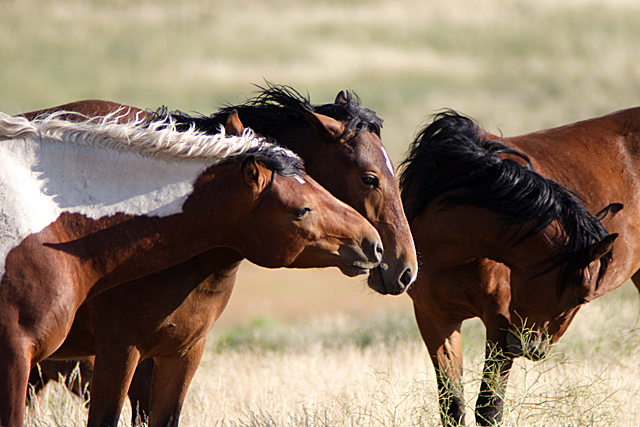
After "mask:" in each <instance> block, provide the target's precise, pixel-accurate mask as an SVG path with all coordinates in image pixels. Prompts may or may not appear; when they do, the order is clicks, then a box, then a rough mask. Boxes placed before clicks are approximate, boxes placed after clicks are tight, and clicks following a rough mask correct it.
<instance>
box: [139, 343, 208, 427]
mask: <svg viewBox="0 0 640 427" xmlns="http://www.w3.org/2000/svg"><path fill="white" fill-rule="evenodd" d="M205 342H206V337H203V338H202V339H200V340H199V341H198V342H197V343H196V344H194V345H193V346H192V347H190V348H189V349H188V350H186V351H183V352H180V353H179V354H176V355H173V356H163V357H154V368H153V381H152V385H151V401H150V406H151V408H150V417H149V427H177V426H178V421H179V419H180V411H181V410H182V404H183V403H184V399H185V397H186V396H187V390H188V389H189V384H191V380H192V379H193V376H194V375H195V373H196V369H198V365H199V364H200V359H202V353H203V352H204V345H205Z"/></svg>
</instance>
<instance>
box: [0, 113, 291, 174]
mask: <svg viewBox="0 0 640 427" xmlns="http://www.w3.org/2000/svg"><path fill="white" fill-rule="evenodd" d="M70 115H75V116H80V117H82V116H81V115H79V114H78V113H73V112H65V111H59V112H55V113H52V114H47V115H43V116H39V117H37V118H36V119H34V120H28V119H26V118H24V117H19V116H9V115H7V114H4V113H0V140H8V139H15V138H24V137H42V136H46V137H47V138H49V139H52V140H56V141H58V142H60V143H65V144H79V145H82V146H92V147H96V148H102V149H107V150H117V151H127V152H134V153H138V154H140V155H143V156H151V157H161V158H168V159H169V158H174V159H184V160H200V161H202V160H205V161H207V162H210V163H211V164H218V163H221V162H224V161H227V160H230V159H233V158H238V157H240V158H242V157H246V156H249V155H254V156H256V159H257V160H258V161H261V162H263V163H265V165H266V166H268V167H270V168H272V169H274V170H275V171H276V172H278V173H280V174H282V175H291V174H297V173H299V171H301V170H302V169H303V166H302V160H301V159H300V158H299V157H298V156H297V155H296V154H294V153H293V152H292V151H290V150H287V149H285V148H282V147H280V146H278V145H276V144H273V143H270V142H268V141H267V140H266V139H265V138H263V137H259V136H257V135H255V134H254V132H253V131H252V130H251V129H249V128H246V129H245V130H244V132H243V133H242V135H240V136H232V135H226V134H225V132H224V127H222V126H221V127H218V128H217V129H216V133H215V134H209V133H205V132H203V131H199V130H196V129H195V126H189V127H188V128H187V129H178V125H177V123H176V121H175V120H174V119H172V118H171V116H166V117H164V118H163V119H157V120H151V121H150V120H144V119H138V120H135V121H133V122H129V123H119V122H118V118H119V115H120V112H118V111H116V112H114V113H112V114H109V115H108V116H106V117H103V118H99V119H96V118H93V119H89V118H87V120H83V121H80V122H76V121H69V120H68V119H65V118H64V117H68V116H70Z"/></svg>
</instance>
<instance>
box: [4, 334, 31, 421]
mask: <svg viewBox="0 0 640 427" xmlns="http://www.w3.org/2000/svg"><path fill="white" fill-rule="evenodd" d="M3 338H4V337H3ZM0 343H2V344H0V427H22V425H23V423H24V412H25V407H26V396H27V382H28V380H29V371H30V368H31V352H30V351H28V346H27V345H24V343H23V342H21V340H14V339H11V338H5V339H2V340H1V341H0Z"/></svg>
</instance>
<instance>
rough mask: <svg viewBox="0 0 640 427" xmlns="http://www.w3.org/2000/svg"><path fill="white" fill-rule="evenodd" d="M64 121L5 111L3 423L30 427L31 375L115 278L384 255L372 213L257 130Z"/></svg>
mask: <svg viewBox="0 0 640 427" xmlns="http://www.w3.org/2000/svg"><path fill="white" fill-rule="evenodd" d="M60 116H61V114H56V113H54V114H50V115H45V116H39V117H38V118H36V119H33V120H29V119H27V118H25V117H11V116H8V115H6V114H0V163H1V167H0V183H1V184H0V200H2V204H1V205H0V219H1V221H0V224H2V228H0V230H1V231H2V239H1V241H0V278H1V281H0V301H1V303H0V425H2V426H3V427H16V426H21V425H22V424H23V418H24V407H25V396H26V393H27V380H28V377H29V370H30V369H31V367H32V366H34V365H35V363H37V362H39V361H40V360H42V359H44V358H46V357H48V356H49V355H51V354H52V353H53V352H54V351H55V350H56V349H57V348H58V347H59V346H60V345H61V344H62V342H63V341H64V339H65V337H66V335H67V334H68V332H69V330H70V328H71V326H72V321H73V319H74V315H75V313H76V311H77V310H78V308H79V307H80V305H81V304H82V303H83V302H84V301H86V300H87V299H90V298H91V297H94V296H96V295H99V294H100V293H101V292H105V291H107V290H108V289H110V288H113V287H114V286H116V285H119V284H121V283H125V282H128V281H131V280H134V279H136V278H140V277H146V276H149V275H150V274H153V273H157V272H159V271H163V270H165V269H167V268H170V267H171V266H175V265H180V264H183V263H187V262H189V261H190V260H192V259H193V258H194V257H197V256H198V255H201V254H206V253H207V251H208V250H210V249H213V248H223V249H224V250H230V251H233V252H234V253H237V254H241V255H242V256H244V257H247V258H249V259H251V260H252V261H253V262H255V263H256V264H259V265H262V266H265V267H282V266H287V267H297V268H308V267H329V266H336V267H339V268H340V269H341V271H343V272H344V273H345V274H348V275H356V274H365V273H367V272H368V271H369V270H370V269H372V268H374V267H376V266H377V265H378V264H379V262H380V260H381V258H382V256H381V251H382V242H381V240H380V237H379V235H378V233H377V231H376V230H375V228H373V226H372V225H371V224H370V223H369V222H368V221H366V220H365V219H364V218H363V217H362V216H361V215H360V214H358V213H357V212H356V211H355V210H354V209H353V208H351V207H349V206H347V205H346V204H344V203H342V202H340V201H338V200H337V199H335V198H334V197H333V196H331V195H330V193H329V192H327V191H326V190H325V189H324V188H322V187H321V186H320V185H319V184H317V183H316V182H315V181H314V180H313V179H311V178H310V177H309V176H308V175H306V174H305V173H304V172H303V169H302V161H301V159H300V158H299V157H298V156H296V155H295V154H293V153H292V152H290V151H289V150H286V149H284V148H282V147H279V146H277V145H274V144H271V143H268V142H267V141H266V140H265V139H263V138H261V137H257V136H255V135H254V134H253V132H251V131H249V130H247V131H245V132H243V134H242V135H241V136H239V137H238V136H229V135H226V134H225V132H224V131H223V130H222V129H220V132H219V133H217V134H216V135H209V134H205V133H202V132H198V131H195V130H193V129H192V130H188V131H178V130H177V129H176V126H175V123H174V122H173V121H172V120H171V119H167V120H157V121H148V120H144V119H142V118H138V119H136V120H134V121H133V122H129V123H122V122H121V120H118V119H113V117H114V116H113V115H109V116H106V117H105V118H101V119H93V120H91V119H87V120H85V121H81V122H77V121H69V120H65V119H64V118H61V117H60ZM96 367H98V362H96Z"/></svg>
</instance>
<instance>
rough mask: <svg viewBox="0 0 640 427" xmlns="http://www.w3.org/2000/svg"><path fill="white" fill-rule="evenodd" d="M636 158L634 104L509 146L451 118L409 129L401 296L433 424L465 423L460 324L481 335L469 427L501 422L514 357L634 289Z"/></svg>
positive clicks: (544, 346)
mask: <svg viewBox="0 0 640 427" xmlns="http://www.w3.org/2000/svg"><path fill="white" fill-rule="evenodd" d="M639 152H640V108H632V109H627V110H622V111H618V112H616V113H612V114H609V115H606V116H603V117H599V118H593V119H589V120H585V121H581V122H577V123H573V124H570V125H566V126H561V127H557V128H554V129H548V130H543V131H539V132H534V133H530V134H526V135H522V136H515V137H499V136H496V135H493V134H491V133H488V132H486V131H484V130H483V129H481V128H480V127H479V126H478V125H477V124H476V123H475V122H474V121H473V120H471V119H470V118H468V117H465V116H463V115H460V114H458V113H456V112H453V111H448V112H443V113H441V114H439V115H436V116H435V119H434V120H433V122H432V123H431V124H429V125H428V126H426V127H425V128H424V129H423V130H422V131H421V132H420V133H419V135H418V136H417V138H416V139H415V140H414V142H413V143H412V145H411V149H410V153H409V155H408V157H407V159H406V160H405V162H404V170H403V172H402V175H401V187H402V197H403V202H404V204H405V205H404V206H405V209H406V211H407V216H408V218H409V220H410V223H411V228H412V232H413V235H414V238H415V242H416V247H417V250H418V252H419V254H420V259H421V272H420V274H419V277H418V279H417V281H416V283H415V284H414V286H413V287H412V288H411V289H410V291H409V295H410V296H411V298H412V300H413V304H414V308H415V314H416V319H417V321H418V325H419V328H420V331H421V334H422V337H423V339H424V341H425V344H426V345H427V348H428V350H429V354H430V356H431V359H432V361H433V364H434V367H435V369H436V374H437V379H438V386H439V399H440V405H441V406H440V408H441V415H442V421H443V424H444V425H456V426H459V425H464V423H465V421H464V410H465V405H464V398H463V390H462V383H461V372H462V345H461V336H460V326H461V324H462V321H463V320H465V319H468V318H471V317H479V318H480V319H481V320H482V322H483V323H484V325H485V327H486V331H487V335H486V339H487V354H486V360H485V368H484V374H483V380H482V384H481V390H480V394H479V397H478V399H477V403H476V422H477V424H479V425H493V424H499V423H501V421H502V408H503V398H504V393H505V388H506V383H507V379H508V375H509V370H510V368H511V366H512V360H513V358H514V357H518V356H525V357H528V358H530V359H532V360H537V359H540V358H542V357H544V356H545V354H546V353H547V351H548V349H549V346H550V345H552V344H554V343H555V342H557V341H558V340H559V339H560V337H561V336H562V335H563V334H564V332H565V331H566V329H567V327H568V326H569V324H570V323H571V321H572V320H573V318H574V316H575V315H576V313H577V312H578V310H579V309H580V307H581V306H582V305H584V304H586V303H588V302H590V301H592V300H594V299H595V298H597V297H599V296H601V295H604V294H606V293H608V292H610V291H612V290H614V289H616V288H617V287H619V286H620V285H622V283H624V282H625V281H626V280H628V279H629V278H631V277H633V279H634V282H635V283H636V284H638V283H640V282H638V280H637V279H638V276H637V274H638V273H637V271H638V269H639V268H640V247H639V246H638V243H637V242H639V241H640V227H639V224H638V221H639V220H640V199H639V198H638V191H637V189H638V187H639V185H640V180H639V178H638V173H637V171H638V169H639V167H640V164H639V163H640V162H639V160H638V159H639V157H638V153H639ZM623 207H624V208H623ZM590 212H596V214H595V215H593V214H591V213H590ZM604 225H606V229H605V227H604ZM609 232H611V233H612V234H609ZM616 237H617V239H616ZM614 240H615V247H614V244H613V242H614ZM522 336H527V337H528V339H525V340H523V339H521V338H522Z"/></svg>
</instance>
